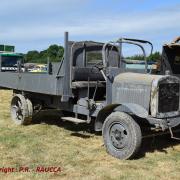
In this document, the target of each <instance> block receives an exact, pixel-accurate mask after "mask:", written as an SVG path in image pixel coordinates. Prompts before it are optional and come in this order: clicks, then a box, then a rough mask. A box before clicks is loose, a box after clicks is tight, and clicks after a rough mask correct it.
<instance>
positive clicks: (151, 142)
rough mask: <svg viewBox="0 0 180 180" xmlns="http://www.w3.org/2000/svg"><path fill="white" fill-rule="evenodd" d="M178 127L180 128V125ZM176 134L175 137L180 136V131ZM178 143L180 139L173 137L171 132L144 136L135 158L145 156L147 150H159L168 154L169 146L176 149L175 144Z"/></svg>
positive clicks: (151, 151)
mask: <svg viewBox="0 0 180 180" xmlns="http://www.w3.org/2000/svg"><path fill="white" fill-rule="evenodd" d="M178 129H180V127H179V128H178ZM167 132H168V131H167ZM174 135H175V137H179V138H180V133H179V132H178V133H174ZM178 144H180V140H175V139H172V138H171V136H170V134H169V133H168V134H164V135H159V136H154V137H148V138H143V140H142V145H141V148H140V151H139V153H138V155H137V156H136V158H135V159H140V158H142V157H144V156H145V155H146V153H147V152H150V153H153V152H155V151H158V152H162V153H164V154H167V153H168V151H167V148H172V149H174V146H176V145H178Z"/></svg>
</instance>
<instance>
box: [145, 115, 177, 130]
mask: <svg viewBox="0 0 180 180" xmlns="http://www.w3.org/2000/svg"><path fill="white" fill-rule="evenodd" d="M147 120H148V121H149V123H150V124H152V125H155V126H156V127H161V128H162V130H166V129H168V128H169V127H171V128H173V127H176V126H178V125H180V116H178V117H172V118H164V119H157V118H153V117H148V118H147Z"/></svg>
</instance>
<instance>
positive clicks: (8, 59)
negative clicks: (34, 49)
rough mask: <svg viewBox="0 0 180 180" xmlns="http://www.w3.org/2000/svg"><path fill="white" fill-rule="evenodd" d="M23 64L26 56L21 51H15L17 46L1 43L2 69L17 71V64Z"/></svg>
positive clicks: (0, 62) (0, 61) (0, 65)
mask: <svg viewBox="0 0 180 180" xmlns="http://www.w3.org/2000/svg"><path fill="white" fill-rule="evenodd" d="M18 62H20V63H21V64H23V62H24V58H23V55H22V54H20V53H15V47H14V46H9V45H0V69H1V71H3V72H4V71H13V72H14V71H17V64H18Z"/></svg>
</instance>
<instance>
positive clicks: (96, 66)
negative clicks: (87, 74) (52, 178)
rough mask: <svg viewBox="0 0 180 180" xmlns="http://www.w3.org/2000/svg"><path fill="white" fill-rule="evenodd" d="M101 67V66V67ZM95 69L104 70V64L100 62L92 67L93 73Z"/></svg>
mask: <svg viewBox="0 0 180 180" xmlns="http://www.w3.org/2000/svg"><path fill="white" fill-rule="evenodd" d="M99 65H101V66H99ZM94 68H96V69H98V70H99V71H101V70H103V68H104V67H103V62H102V61H100V62H97V63H95V64H94V65H93V66H92V70H91V72H93V69H94Z"/></svg>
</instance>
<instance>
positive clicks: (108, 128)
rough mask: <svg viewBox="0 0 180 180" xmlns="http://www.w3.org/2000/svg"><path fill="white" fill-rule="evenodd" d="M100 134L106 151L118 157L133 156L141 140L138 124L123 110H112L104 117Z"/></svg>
mask: <svg viewBox="0 0 180 180" xmlns="http://www.w3.org/2000/svg"><path fill="white" fill-rule="evenodd" d="M102 134H103V139H104V144H105V147H106V150H107V152H108V153H109V154H111V155H112V156H114V157H116V158H118V159H131V158H133V157H134V156H135V155H136V153H137V152H138V150H139V148H140V145H141V141H142V134H141V129H140V127H139V125H138V124H137V123H136V122H135V121H134V119H133V118H132V117H131V116H130V115H128V114H126V113H123V112H114V113H112V114H110V115H109V116H108V117H107V118H106V120H105V122H104V124H103V132H102Z"/></svg>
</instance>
